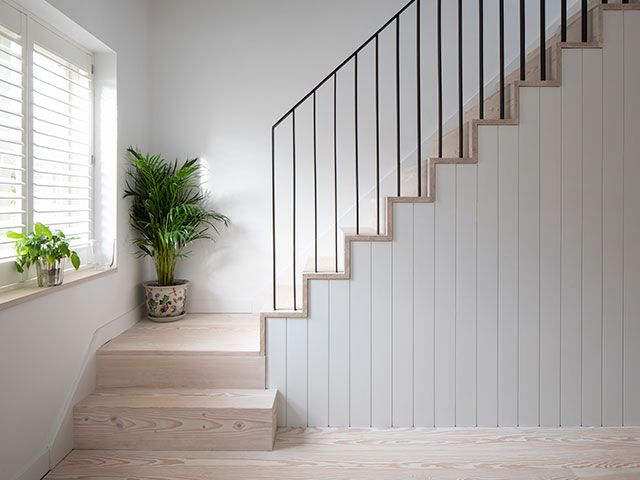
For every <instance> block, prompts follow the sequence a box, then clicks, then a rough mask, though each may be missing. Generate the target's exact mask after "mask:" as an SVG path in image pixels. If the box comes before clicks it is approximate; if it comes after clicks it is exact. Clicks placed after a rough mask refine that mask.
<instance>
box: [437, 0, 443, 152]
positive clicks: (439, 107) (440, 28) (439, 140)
mask: <svg viewBox="0 0 640 480" xmlns="http://www.w3.org/2000/svg"><path fill="white" fill-rule="evenodd" d="M437 9H438V10H437V16H438V23H437V26H438V28H437V36H438V157H442V0H438V2H437Z"/></svg>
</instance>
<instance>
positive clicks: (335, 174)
mask: <svg viewBox="0 0 640 480" xmlns="http://www.w3.org/2000/svg"><path fill="white" fill-rule="evenodd" d="M337 93H338V77H337V75H336V74H335V73H334V74H333V232H334V240H333V248H334V253H335V267H336V273H338V126H337V120H338V108H337V107H338V101H337V98H338V96H337Z"/></svg>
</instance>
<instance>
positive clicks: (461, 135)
mask: <svg viewBox="0 0 640 480" xmlns="http://www.w3.org/2000/svg"><path fill="white" fill-rule="evenodd" d="M462 94H463V87H462V0H458V156H459V157H460V158H462V157H463V156H464V132H463V122H464V112H463V107H462V102H463V100H462Z"/></svg>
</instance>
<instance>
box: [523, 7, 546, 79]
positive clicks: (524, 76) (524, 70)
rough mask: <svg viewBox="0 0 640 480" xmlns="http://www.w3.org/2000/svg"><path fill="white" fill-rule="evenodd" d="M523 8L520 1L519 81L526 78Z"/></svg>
mask: <svg viewBox="0 0 640 480" xmlns="http://www.w3.org/2000/svg"><path fill="white" fill-rule="evenodd" d="M541 1H543V0H541ZM524 8H525V6H524V0H520V80H525V79H526V76H527V57H526V52H525V48H524V43H525V34H526V27H525V22H524Z"/></svg>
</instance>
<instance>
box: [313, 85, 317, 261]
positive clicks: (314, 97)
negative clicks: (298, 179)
mask: <svg viewBox="0 0 640 480" xmlns="http://www.w3.org/2000/svg"><path fill="white" fill-rule="evenodd" d="M316 118H317V115H316V92H315V90H314V91H313V266H314V270H315V272H316V273H317V272H318V147H317V145H318V141H317V136H318V134H317V126H316Z"/></svg>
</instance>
